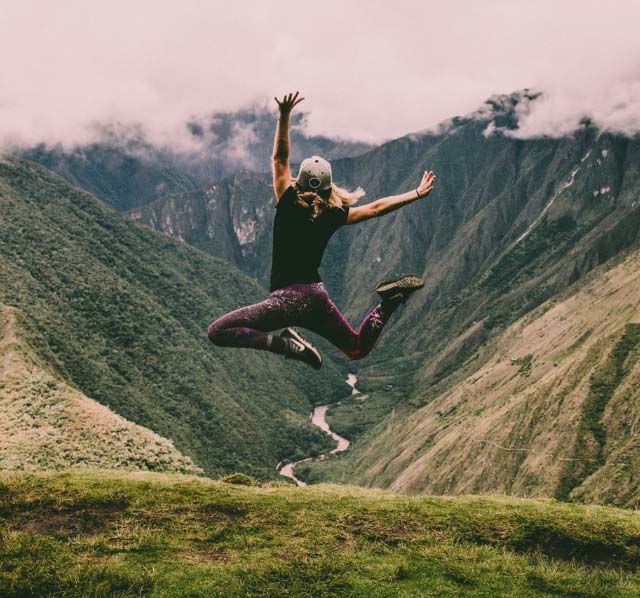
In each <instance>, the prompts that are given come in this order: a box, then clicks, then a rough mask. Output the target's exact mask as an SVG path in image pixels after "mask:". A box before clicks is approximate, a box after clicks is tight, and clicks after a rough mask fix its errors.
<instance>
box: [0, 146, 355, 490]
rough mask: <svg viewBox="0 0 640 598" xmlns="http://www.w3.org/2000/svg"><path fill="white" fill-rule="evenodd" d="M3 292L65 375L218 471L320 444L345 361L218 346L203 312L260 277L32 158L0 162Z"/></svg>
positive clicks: (230, 304)
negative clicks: (322, 419) (133, 217)
mask: <svg viewBox="0 0 640 598" xmlns="http://www.w3.org/2000/svg"><path fill="white" fill-rule="evenodd" d="M0 200H1V201H0V222H1V223H2V225H1V227H0V279H1V280H2V281H3V284H2V285H1V286H0V304H4V305H7V306H10V307H13V308H15V309H17V310H19V312H20V313H21V314H22V316H23V317H24V318H25V320H26V321H27V322H28V323H29V326H30V327H31V328H32V329H33V331H34V334H37V335H38V336H39V338H41V341H39V342H38V343H37V344H36V345H35V346H34V350H37V353H38V357H39V358H40V359H42V360H43V361H44V362H46V363H48V364H50V366H51V368H53V370H54V371H56V372H57V375H58V376H59V378H60V380H62V381H64V382H65V383H66V384H68V385H69V386H70V387H72V388H75V389H77V390H78V391H79V392H81V393H83V394H84V395H86V396H87V397H89V398H91V399H94V400H97V401H98V402H100V403H102V404H104V405H106V406H108V407H110V408H111V409H112V410H113V411H114V412H116V413H117V414H118V415H120V416H123V417H125V418H126V419H128V420H130V421H132V422H135V423H137V424H140V425H143V426H145V427H147V428H150V429H151V430H153V431H154V432H156V433H158V434H161V435H162V436H164V437H166V438H168V439H170V440H172V441H173V443H174V444H175V446H176V448H177V449H178V450H179V451H180V452H182V453H183V454H184V455H186V456H188V457H190V458H191V459H192V460H193V462H194V463H195V464H196V465H197V466H200V467H202V469H203V470H204V471H205V472H206V473H208V474H210V475H211V474H215V473H222V472H229V471H235V470H244V471H247V472H253V473H254V474H255V475H257V476H259V477H262V478H270V477H275V476H276V475H277V472H276V470H275V466H276V464H277V463H278V462H279V461H281V460H282V459H287V458H294V457H296V456H299V455H300V454H301V453H300V451H304V452H303V453H302V454H306V452H307V451H309V450H310V451H312V452H315V451H319V450H320V449H322V448H325V447H326V446H327V444H328V440H327V439H326V437H325V436H324V435H323V434H322V433H321V432H320V431H318V430H317V429H315V428H313V427H312V426H311V425H310V424H309V422H308V421H307V414H308V412H309V410H310V408H311V401H312V400H315V399H316V398H318V397H323V398H324V397H325V396H327V395H329V396H332V395H334V394H335V395H336V396H339V395H340V394H341V393H342V392H344V390H343V389H345V390H346V391H348V387H347V386H346V384H344V382H342V378H343V373H342V372H338V371H337V370H336V369H335V367H333V366H332V365H331V363H327V364H326V367H325V368H324V369H323V371H322V376H321V377H320V376H319V375H316V376H310V375H309V372H307V371H306V369H305V366H304V364H300V363H292V362H285V360H284V359H282V358H281V357H280V356H276V355H273V354H267V353H266V352H264V353H263V352H256V351H249V350H236V351H229V350H226V351H225V350H222V349H221V348H219V347H214V346H213V345H212V344H211V343H210V342H209V340H208V339H207V335H206V330H207V325H208V324H209V323H210V322H211V321H212V320H214V319H215V318H216V317H218V316H220V315H222V314H223V313H226V312H228V311H231V310H232V309H235V308H237V307H240V306H241V305H243V304H245V303H246V302H253V301H258V300H260V299H262V298H264V297H265V293H264V290H263V289H261V288H260V287H259V286H258V285H257V284H256V283H255V282H254V281H252V280H251V279H250V278H248V277H247V276H245V275H244V274H242V273H241V272H239V271H238V270H237V269H236V268H235V267H233V266H232V265H231V264H229V263H227V262H224V261H222V260H219V259H217V258H214V257H211V256H208V255H206V254H204V253H202V252H200V251H198V250H196V249H193V248H190V247H188V246H185V245H184V244H181V243H179V242H176V241H173V240H171V239H167V238H165V237H163V236H161V235H158V234H156V233H153V232H152V231H149V230H148V229H145V228H143V227H139V226H137V225H135V224H133V223H132V222H130V221H128V220H126V219H124V218H123V217H122V216H121V215H120V214H118V213H117V212H115V211H114V210H112V209H110V208H108V207H106V206H104V205H103V204H102V203H101V202H99V201H98V200H97V199H96V198H95V197H93V196H91V195H90V194H88V193H86V192H85V191H82V190H80V189H77V188H74V187H71V186H70V185H69V184H68V183H66V182H65V181H64V180H63V179H61V178H60V177H58V176H56V175H53V174H51V173H50V172H49V171H47V170H46V169H44V168H43V167H41V166H38V165H36V164H35V163H33V162H28V161H25V160H22V159H18V158H11V157H5V158H3V159H2V162H0Z"/></svg>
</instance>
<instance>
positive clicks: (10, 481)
mask: <svg viewBox="0 0 640 598" xmlns="http://www.w3.org/2000/svg"><path fill="white" fill-rule="evenodd" d="M244 481H245V482H246V480H244ZM639 565H640V520H639V519H638V516H637V515H636V514H635V513H633V512H629V511H622V510H616V509H609V508H601V507H585V506H579V505H573V504H564V503H559V502H556V501H531V500H518V499H513V498H505V497H457V498H425V497H422V498H412V497H400V496H396V495H393V494H391V493H383V492H381V491H365V490H361V489H355V488H352V487H339V486H315V487H309V488H305V489H297V488H294V487H292V486H282V485H280V484H271V485H270V484H266V485H262V486H258V487H255V486H247V485H237V484H231V483H224V482H221V481H217V482H216V481H209V480H203V479H198V478H194V477H189V476H179V475H166V474H151V473H146V474H123V473H115V472H108V471H97V470H85V471H74V472H62V473H55V474H40V475H25V474H13V475H5V476H3V477H0V596H2V597H9V596H21V597H22V596H83V597H85V596H194V597H195V596H336V595H341V596H368V597H370V596H381V597H382V596H385V597H386V596H514V595H518V596H522V597H525V596H637V595H638V593H640V578H639V577H638V574H637V571H638V566H639Z"/></svg>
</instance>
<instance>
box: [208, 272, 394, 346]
mask: <svg viewBox="0 0 640 598" xmlns="http://www.w3.org/2000/svg"><path fill="white" fill-rule="evenodd" d="M393 311H394V310H393V309H392V308H389V309H382V306H381V305H377V306H376V307H375V308H373V309H372V310H371V311H370V312H369V313H368V314H367V316H366V317H365V318H364V320H363V321H362V324H361V325H360V329H359V330H358V332H356V331H355V330H354V329H353V328H351V326H350V325H349V323H348V322H347V321H346V320H345V319H344V317H343V315H342V314H341V313H340V310H339V309H338V308H337V307H336V305H335V303H333V301H332V300H331V298H330V297H329V295H328V293H327V291H326V290H325V288H324V285H323V284H322V283H321V282H314V283H308V284H291V285H289V286H286V287H284V288H281V289H277V290H275V291H273V292H272V293H271V294H270V295H269V297H268V298H267V299H265V300H264V301H260V302H259V303H254V304H253V305H248V306H246V307H241V308H240V309H236V310H235V311H232V312H230V313H228V314H225V315H224V316H221V317H220V318H218V319H217V320H216V321H215V322H213V323H212V324H210V326H209V329H208V334H209V340H211V342H212V343H214V344H215V345H219V346H221V347H245V348H251V349H263V350H269V342H268V337H269V334H268V333H269V332H271V331H273V330H278V329H279V328H286V327H288V326H299V327H301V328H306V329H307V330H311V331H312V332H315V333H317V334H319V335H320V336H323V337H324V338H326V339H327V340H329V341H330V342H331V343H333V344H334V345H335V346H336V347H337V348H338V349H340V350H341V351H342V352H343V353H344V354H345V355H347V356H348V357H350V358H351V359H362V358H363V357H365V356H366V355H368V354H369V353H370V352H371V349H373V345H374V344H375V342H376V339H377V338H378V336H379V335H380V332H382V328H383V326H384V325H385V323H386V322H387V320H388V319H389V317H390V316H391V314H392V313H393Z"/></svg>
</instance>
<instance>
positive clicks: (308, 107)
mask: <svg viewBox="0 0 640 598" xmlns="http://www.w3.org/2000/svg"><path fill="white" fill-rule="evenodd" d="M639 17H640V5H639V4H638V3H637V2H635V1H627V0H617V1H616V2H615V4H613V5H612V6H611V7H606V8H605V7H603V6H602V4H601V3H599V2H598V3H596V2H593V1H590V0H581V1H576V0H565V1H563V2H556V1H551V0H539V1H538V2H536V3H533V2H530V1H524V0H491V1H487V2H482V3H480V2H474V1H472V0H466V1H465V0H449V1H447V2H445V1H444V0H442V1H435V2H429V3H425V2H421V1H420V0H413V1H408V0H399V2H397V3H396V4H395V5H394V7H393V9H391V8H390V7H389V4H388V3H387V2H386V1H382V0H379V1H373V2H370V3H366V4H363V3H361V2H357V1H356V0H351V1H344V2H338V1H337V0H325V2H323V4H322V5H321V7H319V6H318V5H307V4H300V3H299V2H292V1H283V2H280V3H278V4H277V5H276V4H275V3H260V2H249V1H245V0H236V1H235V2H233V3H228V2H226V1H225V2H222V1H213V2H203V1H199V0H182V1H180V2H178V1H177V0H176V1H175V2H171V1H167V2H162V3H157V2H151V1H150V0H138V1H136V2H134V3H131V2H125V1H124V0H112V1H111V2H105V3H89V2H85V1H80V0H65V1H64V2H61V3H48V2H47V3H46V2H38V1H36V0H20V1H18V0H13V1H12V0H9V2H5V3H4V6H3V17H2V20H1V21H0V52H1V53H2V57H3V68H2V70H1V71H0V142H1V143H2V144H4V145H8V144H20V145H34V144H36V143H40V142H45V143H61V144H63V145H64V146H66V147H72V146H74V145H77V144H85V143H89V142H91V141H96V140H100V139H102V138H104V135H105V131H108V129H109V127H111V128H115V129H119V130H120V131H122V130H127V131H129V130H135V135H136V136H139V137H141V138H144V139H146V140H148V141H149V142H150V143H152V144H157V145H162V146H171V147H174V148H176V149H180V148H182V149H184V150H185V151H190V150H193V151H197V149H198V144H199V143H200V141H199V139H198V137H197V135H194V134H193V130H192V129H190V128H189V127H188V126H187V123H188V122H194V121H202V120H206V119H207V118H209V115H211V114H213V113H215V112H224V111H237V110H239V109H242V108H244V107H255V106H258V107H260V108H261V109H264V110H269V111H272V112H275V110H276V104H275V101H274V100H273V96H275V95H278V96H280V97H281V96H282V95H283V94H284V93H286V92H288V91H295V90H300V92H301V94H302V95H304V96H305V100H304V102H303V103H302V104H301V105H300V106H299V109H300V110H302V109H304V110H305V111H306V112H307V113H308V118H307V121H308V133H309V134H326V135H329V136H340V137H342V138H345V139H361V140H364V141H368V142H381V141H384V140H386V139H389V138H393V137H398V136H401V135H403V134H406V133H408V132H411V131H418V130H422V129H425V128H426V127H432V126H434V125H435V124H436V123H438V122H440V121H443V120H445V119H447V118H450V117H452V116H454V115H459V114H465V113H468V112H470V111H473V110H474V109H477V107H478V106H480V105H481V104H482V102H483V101H484V100H485V99H486V98H488V97H489V96H491V95H493V94H496V93H510V92H511V91H513V90H516V89H522V88H525V87H529V88H533V89H538V90H541V91H542V92H543V95H542V97H541V98H539V100H537V101H536V102H533V103H532V104H531V105H530V106H529V108H528V111H523V112H522V113H521V114H520V117H521V118H520V125H521V126H520V130H519V132H518V134H519V135H522V136H536V135H561V134H566V133H568V132H570V131H571V130H572V129H574V128H575V127H576V126H577V125H578V124H579V122H580V121H581V119H582V118H584V117H588V118H590V119H591V120H592V121H593V122H595V123H596V124H598V125H599V126H601V127H603V128H608V129H611V130H616V131H621V132H625V133H634V132H637V131H638V130H640V70H639V69H640V36H638V35H637V31H636V29H637V27H636V24H637V22H638V21H639V20H640V19H639ZM235 137H236V139H237V145H236V146H234V147H235V149H234V151H237V152H238V154H239V155H242V152H243V151H244V150H243V147H246V145H247V144H250V143H251V127H250V126H247V127H240V130H239V131H237V132H236V134H235Z"/></svg>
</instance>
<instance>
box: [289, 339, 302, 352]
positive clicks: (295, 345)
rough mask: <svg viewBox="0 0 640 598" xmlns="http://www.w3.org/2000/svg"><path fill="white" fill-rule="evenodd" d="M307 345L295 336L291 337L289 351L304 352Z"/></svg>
mask: <svg viewBox="0 0 640 598" xmlns="http://www.w3.org/2000/svg"><path fill="white" fill-rule="evenodd" d="M305 349H306V347H305V346H304V345H303V344H302V343H301V342H300V341H298V340H296V339H294V338H290V339H289V351H290V352H291V353H303V352H304V350H305Z"/></svg>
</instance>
